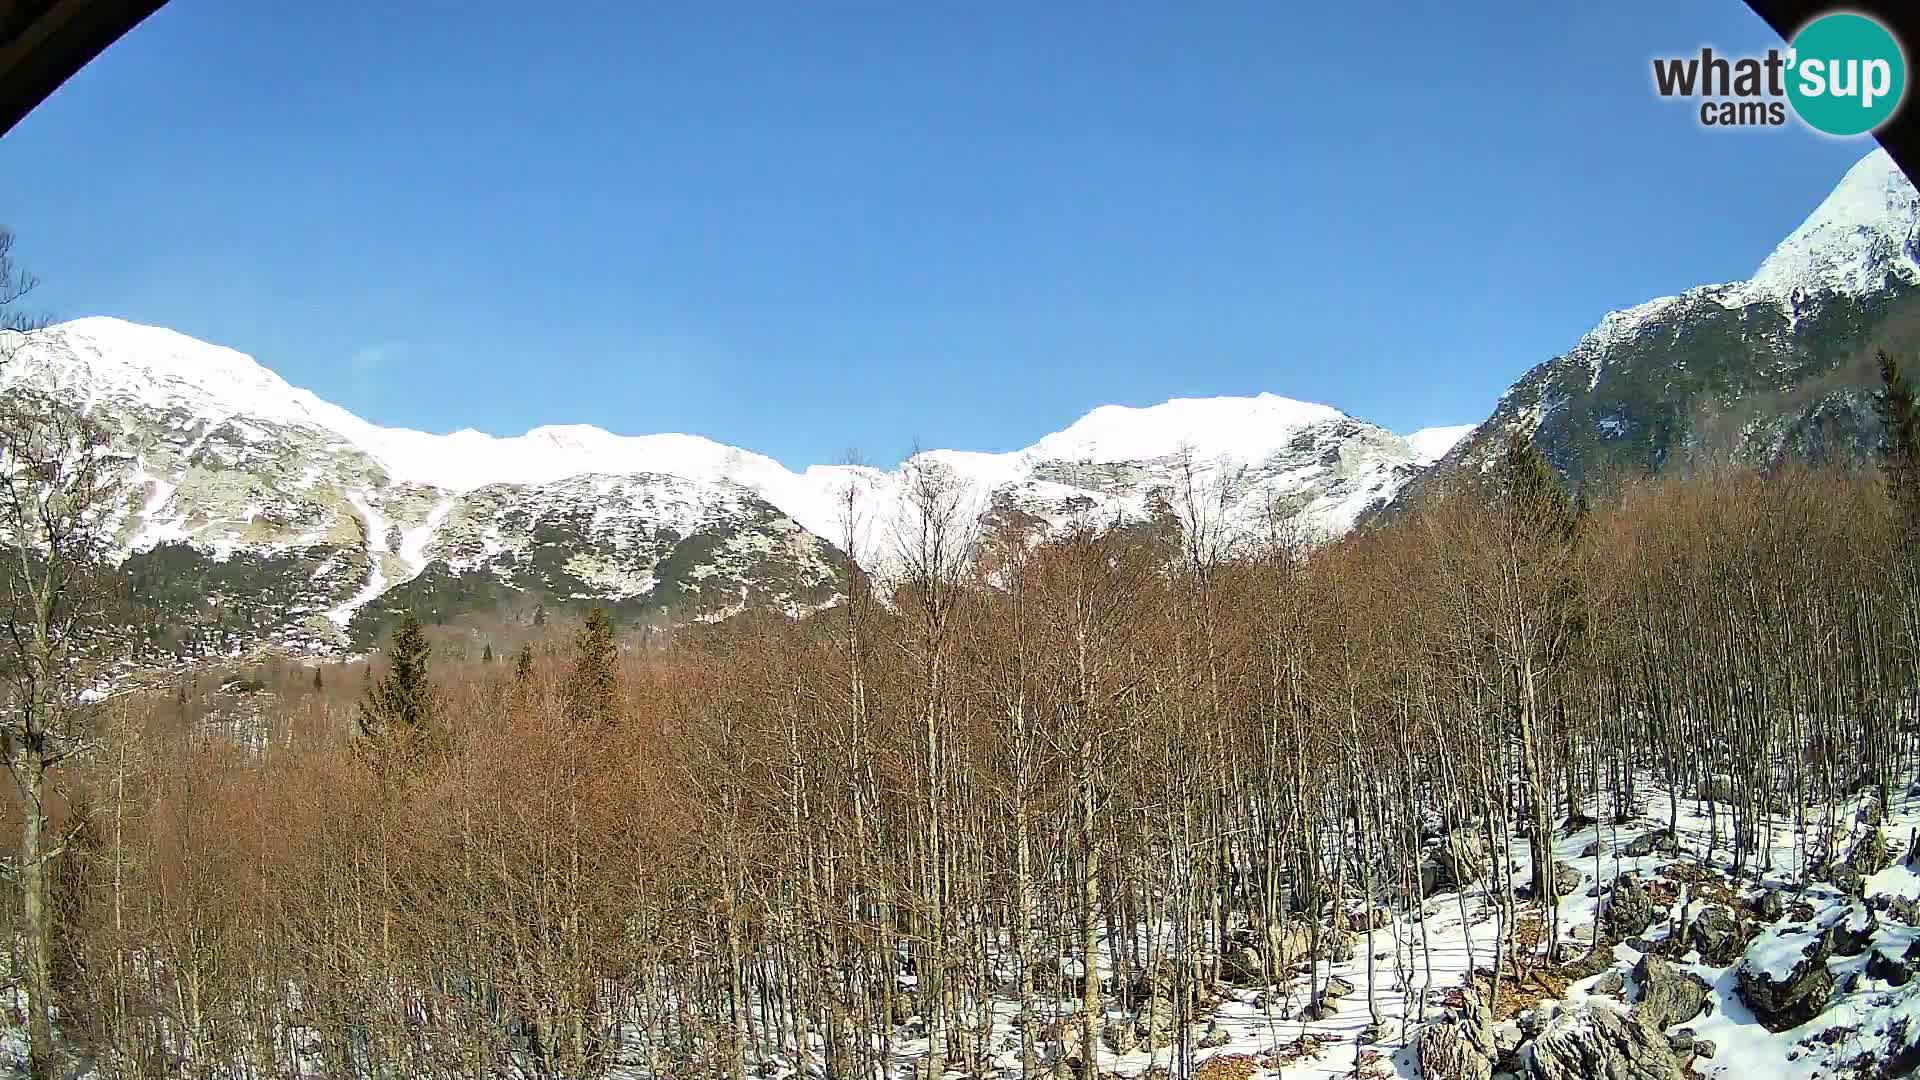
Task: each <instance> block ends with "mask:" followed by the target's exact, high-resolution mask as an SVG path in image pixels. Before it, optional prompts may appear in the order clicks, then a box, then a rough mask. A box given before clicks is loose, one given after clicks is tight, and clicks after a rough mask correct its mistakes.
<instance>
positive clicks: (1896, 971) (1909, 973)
mask: <svg viewBox="0 0 1920 1080" xmlns="http://www.w3.org/2000/svg"><path fill="white" fill-rule="evenodd" d="M1915 954H1920V941H1916V942H1915V943H1914V945H1913V946H1912V947H1909V948H1908V949H1907V950H1906V952H1905V953H1904V954H1901V953H1895V952H1893V951H1891V950H1889V949H1885V948H1878V949H1874V950H1873V951H1872V952H1870V953H1868V954H1867V977H1868V978H1870V979H1879V980H1880V981H1881V982H1883V983H1886V984H1888V985H1889V986H1905V985H1907V984H1908V983H1910V982H1912V981H1913V962H1914V960H1915V959H1920V956H1916V955H1915Z"/></svg>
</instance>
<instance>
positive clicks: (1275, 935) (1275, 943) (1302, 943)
mask: <svg viewBox="0 0 1920 1080" xmlns="http://www.w3.org/2000/svg"><path fill="white" fill-rule="evenodd" d="M1266 938H1267V959H1268V960H1270V961H1272V963H1273V970H1275V971H1286V970H1287V969H1288V968H1290V967H1292V966H1293V965H1295V964H1297V963H1299V962H1301V961H1302V960H1305V959H1306V958H1307V952H1308V951H1309V950H1310V949H1312V947H1313V934H1312V932H1311V931H1310V930H1309V929H1308V927H1307V924H1306V923H1304V922H1301V921H1299V920H1297V919H1291V920H1288V921H1286V922H1284V923H1274V924H1272V925H1270V926H1268V927H1267V934H1266Z"/></svg>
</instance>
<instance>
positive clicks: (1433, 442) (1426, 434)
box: [1407, 424, 1479, 465]
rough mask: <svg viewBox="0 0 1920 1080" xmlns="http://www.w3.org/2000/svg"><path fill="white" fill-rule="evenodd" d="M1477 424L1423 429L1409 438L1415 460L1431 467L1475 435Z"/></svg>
mask: <svg viewBox="0 0 1920 1080" xmlns="http://www.w3.org/2000/svg"><path fill="white" fill-rule="evenodd" d="M1477 426H1479V425H1477V424H1451V425H1448V426H1446V427H1430V428H1421V429H1420V430H1419V431H1416V432H1414V433H1413V434H1411V435H1409V436H1407V444H1408V445H1410V446H1412V447H1413V453H1414V459H1415V460H1416V461H1418V462H1419V463H1420V464H1422V465H1431V464H1433V463H1434V462H1436V461H1439V460H1440V459H1441V458H1443V457H1446V456H1447V451H1449V450H1452V449H1453V448H1454V447H1455V446H1457V445H1459V443H1460V440H1461V439H1464V438H1466V437H1467V436H1468V435H1470V434H1472V433H1473V429H1474V428H1475V427H1477Z"/></svg>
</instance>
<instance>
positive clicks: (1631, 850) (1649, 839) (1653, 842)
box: [1625, 829, 1680, 858]
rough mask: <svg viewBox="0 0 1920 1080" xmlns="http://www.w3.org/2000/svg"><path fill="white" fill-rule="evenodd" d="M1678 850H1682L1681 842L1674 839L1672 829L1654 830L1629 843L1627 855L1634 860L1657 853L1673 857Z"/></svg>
mask: <svg viewBox="0 0 1920 1080" xmlns="http://www.w3.org/2000/svg"><path fill="white" fill-rule="evenodd" d="M1678 850H1680V842H1679V840H1677V839H1676V838H1675V837H1674V835H1673V830H1672V829H1654V830H1653V831H1651V832H1643V833H1641V834H1640V835H1639V836H1636V837H1634V838H1633V839H1632V840H1630V841H1628V842H1627V846H1626V848H1625V853H1626V854H1627V855H1629V856H1631V857H1633V858H1639V857H1641V856H1644V855H1651V854H1653V853H1654V852H1656V851H1658V852H1660V853H1662V854H1666V855H1671V854H1673V853H1674V852H1675V851H1678Z"/></svg>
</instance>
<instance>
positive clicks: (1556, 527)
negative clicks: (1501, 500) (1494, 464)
mask: <svg viewBox="0 0 1920 1080" xmlns="http://www.w3.org/2000/svg"><path fill="white" fill-rule="evenodd" d="M1505 471H1506V479H1507V498H1508V508H1509V510H1510V512H1511V513H1512V514H1513V515H1514V516H1515V518H1516V522H1517V523H1518V524H1520V525H1521V526H1522V527H1525V528H1528V529H1531V530H1537V532H1535V534H1534V535H1536V536H1538V537H1540V538H1542V539H1545V538H1548V537H1553V538H1557V539H1563V540H1564V539H1568V538H1571V537H1572V535H1573V531H1574V523H1575V517H1576V515H1575V513H1574V509H1573V507H1572V506H1571V505H1570V504H1569V503H1568V502H1567V496H1566V492H1564V491H1562V490H1561V488H1560V483H1559V481H1558V480H1557V479H1556V478H1555V477H1554V473H1553V466H1552V465H1551V464H1549V463H1548V462H1547V456H1546V455H1545V454H1543V453H1541V452H1540V448H1539V447H1538V446H1535V445H1534V442H1533V439H1532V437H1531V436H1529V435H1526V434H1523V433H1520V432H1515V433H1513V434H1512V435H1510V436H1508V438H1507V455H1506V462H1505Z"/></svg>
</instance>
